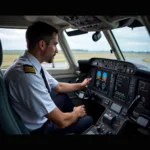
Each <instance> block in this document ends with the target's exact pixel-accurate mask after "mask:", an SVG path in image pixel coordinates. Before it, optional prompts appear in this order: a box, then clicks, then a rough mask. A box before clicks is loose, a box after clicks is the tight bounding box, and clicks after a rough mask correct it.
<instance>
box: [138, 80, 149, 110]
mask: <svg viewBox="0 0 150 150" xmlns="http://www.w3.org/2000/svg"><path fill="white" fill-rule="evenodd" d="M137 95H140V96H141V101H142V102H143V105H144V107H145V109H150V83H149V82H145V81H141V80H140V81H139V84H138V92H137Z"/></svg>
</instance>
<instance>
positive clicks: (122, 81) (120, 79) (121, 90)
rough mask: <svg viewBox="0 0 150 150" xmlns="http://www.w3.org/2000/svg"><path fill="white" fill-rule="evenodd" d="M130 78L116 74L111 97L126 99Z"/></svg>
mask: <svg viewBox="0 0 150 150" xmlns="http://www.w3.org/2000/svg"><path fill="white" fill-rule="evenodd" d="M129 82H130V78H129V77H127V76H123V75H119V74H118V75H117V77H116V83H115V87H114V94H113V97H114V98H115V99H117V100H121V101H123V102H124V101H126V99H127V96H128V87H129Z"/></svg>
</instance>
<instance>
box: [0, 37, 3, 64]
mask: <svg viewBox="0 0 150 150" xmlns="http://www.w3.org/2000/svg"><path fill="white" fill-rule="evenodd" d="M2 62H3V48H2V42H1V40H0V67H1V65H2Z"/></svg>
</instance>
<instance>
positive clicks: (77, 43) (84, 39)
mask: <svg viewBox="0 0 150 150" xmlns="http://www.w3.org/2000/svg"><path fill="white" fill-rule="evenodd" d="M71 30H72V29H67V31H71ZM94 33H95V32H88V33H86V34H81V35H76V36H68V35H67V34H66V32H65V31H64V36H65V38H66V40H67V42H68V44H69V47H70V49H71V51H72V53H73V56H74V57H75V60H76V61H78V60H82V59H90V58H92V57H99V58H111V59H116V57H115V55H114V53H111V47H110V45H109V43H108V41H107V39H106V37H105V36H104V34H103V33H101V39H99V40H98V41H96V42H95V41H93V40H92V35H93V34H94Z"/></svg>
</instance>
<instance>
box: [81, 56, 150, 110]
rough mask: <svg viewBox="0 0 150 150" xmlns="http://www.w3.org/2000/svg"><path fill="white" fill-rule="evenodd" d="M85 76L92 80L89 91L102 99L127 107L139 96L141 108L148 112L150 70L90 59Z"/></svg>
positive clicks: (109, 60) (116, 61)
mask: <svg viewBox="0 0 150 150" xmlns="http://www.w3.org/2000/svg"><path fill="white" fill-rule="evenodd" d="M80 65H81V64H80V62H79V66H80ZM84 67H86V66H85V63H84ZM81 68H82V67H81ZM85 70H86V69H85V68H84V71H85ZM81 71H82V70H81ZM86 74H87V76H88V77H91V78H92V82H91V83H90V84H89V89H90V90H91V91H92V92H94V93H96V94H97V95H101V96H102V97H104V99H107V100H111V101H112V102H114V103H115V104H119V105H120V106H121V107H129V106H130V104H131V103H132V101H133V100H134V99H135V97H136V96H137V95H140V96H141V106H142V107H144V109H147V110H150V70H149V69H148V68H146V67H145V66H141V65H136V64H133V63H130V62H125V61H119V60H113V59H104V58H92V59H90V60H89V65H87V72H86Z"/></svg>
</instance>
